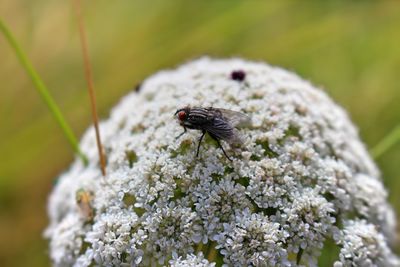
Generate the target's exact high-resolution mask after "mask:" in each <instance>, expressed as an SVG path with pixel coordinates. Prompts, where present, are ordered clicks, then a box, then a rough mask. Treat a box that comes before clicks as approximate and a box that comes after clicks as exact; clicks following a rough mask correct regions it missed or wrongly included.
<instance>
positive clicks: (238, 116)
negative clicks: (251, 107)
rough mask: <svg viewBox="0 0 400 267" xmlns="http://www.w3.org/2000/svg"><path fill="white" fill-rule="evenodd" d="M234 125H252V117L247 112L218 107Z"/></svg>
mask: <svg viewBox="0 0 400 267" xmlns="http://www.w3.org/2000/svg"><path fill="white" fill-rule="evenodd" d="M216 110H219V111H220V112H221V114H222V116H223V117H224V118H225V119H226V120H227V121H228V122H229V123H230V124H231V125H232V127H246V126H250V125H251V118H250V117H249V116H247V115H246V114H244V113H242V112H238V111H233V110H230V109H223V108H216Z"/></svg>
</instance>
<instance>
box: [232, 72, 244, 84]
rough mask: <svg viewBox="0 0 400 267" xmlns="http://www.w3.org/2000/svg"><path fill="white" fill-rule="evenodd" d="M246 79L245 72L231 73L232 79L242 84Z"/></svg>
mask: <svg viewBox="0 0 400 267" xmlns="http://www.w3.org/2000/svg"><path fill="white" fill-rule="evenodd" d="M245 78H246V73H245V72H244V71H243V70H234V71H232V73H231V79H232V80H235V81H238V82H242V81H243V80H244V79H245Z"/></svg>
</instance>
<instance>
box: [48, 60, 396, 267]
mask: <svg viewBox="0 0 400 267" xmlns="http://www.w3.org/2000/svg"><path fill="white" fill-rule="evenodd" d="M186 105H190V106H192V107H193V106H198V107H210V106H212V107H216V108H225V109H231V110H235V111H240V112H242V113H245V114H247V115H248V116H250V117H251V125H249V126H247V127H244V128H240V129H238V133H239V134H240V138H241V140H242V141H243V144H242V146H241V147H239V148H237V147H236V148H234V147H230V146H229V145H228V144H227V143H226V142H223V141H222V145H223V147H224V149H225V150H226V152H227V154H228V155H229V156H230V157H231V158H232V162H231V161H229V160H228V159H227V158H226V157H225V156H224V154H223V153H222V151H221V149H220V148H219V147H218V146H217V145H216V143H215V142H214V141H213V140H212V139H211V138H209V137H206V138H205V140H204V141H203V143H202V145H201V148H200V153H199V156H198V157H196V148H197V144H198V138H199V137H200V135H201V133H200V132H198V131H188V132H187V133H186V134H185V135H183V136H182V137H180V138H179V139H176V137H177V136H178V135H179V134H180V133H181V132H182V131H183V129H182V127H180V126H179V124H178V123H177V122H176V120H175V118H174V117H173V115H174V113H175V111H176V110H177V109H178V108H182V107H185V106H186ZM100 129H101V133H102V139H103V145H104V149H105V151H106V154H107V175H106V177H102V176H101V172H100V169H99V160H98V155H97V148H96V144H95V138H94V131H93V129H92V128H91V129H89V130H88V132H87V133H86V135H85V136H84V138H83V140H82V142H81V147H82V148H83V150H84V151H85V153H86V154H87V155H88V156H89V159H90V164H89V166H83V165H82V163H81V161H79V160H76V161H75V162H74V163H73V164H72V166H71V168H70V169H69V170H68V171H67V172H66V173H64V174H63V175H61V177H59V180H58V183H57V185H56V186H55V188H54V190H53V192H52V194H51V196H50V199H49V206H48V210H49V216H50V225H49V227H48V229H47V230H46V233H45V234H46V236H47V238H49V239H50V256H51V259H52V261H53V264H54V266H93V265H94V266H162V265H171V266H220V265H222V264H225V265H226V266H250V265H252V266H298V265H308V266H315V265H317V264H318V259H319V256H320V254H321V252H322V251H323V249H324V247H325V245H326V244H327V242H330V243H333V245H334V246H336V248H337V251H338V253H337V254H338V255H337V258H336V262H335V263H334V264H335V266H400V261H399V259H398V258H397V257H396V256H395V255H394V254H393V252H392V251H391V249H390V244H391V243H392V242H393V241H394V237H395V233H396V232H395V216H394V213H393V211H392V209H391V207H390V205H389V204H388V203H387V200H386V198H387V193H386V191H385V189H384V187H383V186H382V182H381V180H380V177H379V172H378V170H377V168H376V166H375V165H374V163H373V162H372V160H371V159H370V157H369V156H368V153H367V152H366V149H365V147H364V145H363V144H362V143H361V142H360V140H359V137H358V134H357V131H356V129H355V127H354V126H353V125H352V123H351V122H350V120H349V118H348V116H347V115H346V113H345V112H344V111H343V110H342V109H341V108H340V107H338V106H337V105H336V104H334V103H333V102H332V101H331V100H330V99H329V98H328V97H327V96H326V94H325V93H323V92H322V91H320V90H318V89H316V88H315V87H313V86H312V85H310V84H309V83H308V82H306V81H304V80H302V79H300V78H299V77H298V76H296V75H295V74H293V73H290V72H288V71H285V70H283V69H280V68H276V67H271V66H269V65H266V64H263V63H254V62H247V61H243V60H240V59H230V60H212V59H208V58H201V59H198V60H195V61H193V62H190V63H188V64H185V65H183V66H181V67H179V68H178V69H177V70H172V71H163V72H160V73H157V74H156V75H154V76H152V77H150V78H149V79H147V80H146V81H145V82H144V83H143V84H142V85H141V86H140V90H139V92H133V93H131V94H130V95H128V96H126V97H125V98H124V99H123V100H122V101H121V103H120V104H118V105H117V106H116V107H115V108H114V109H113V111H112V112H111V116H110V118H109V119H108V120H106V121H104V122H102V123H101V125H100ZM77 194H79V195H77ZM77 196H78V197H77ZM77 199H78V201H77ZM332 264H333V262H332Z"/></svg>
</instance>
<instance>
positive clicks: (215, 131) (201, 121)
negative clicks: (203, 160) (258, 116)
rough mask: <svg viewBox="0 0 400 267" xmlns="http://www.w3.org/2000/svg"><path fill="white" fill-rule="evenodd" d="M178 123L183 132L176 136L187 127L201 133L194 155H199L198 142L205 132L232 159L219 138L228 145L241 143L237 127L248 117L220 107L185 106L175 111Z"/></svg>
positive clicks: (246, 121) (244, 122) (245, 121)
mask: <svg viewBox="0 0 400 267" xmlns="http://www.w3.org/2000/svg"><path fill="white" fill-rule="evenodd" d="M175 116H176V117H177V119H178V122H179V124H180V125H181V126H182V127H183V129H184V132H183V133H182V134H180V135H179V136H178V137H177V138H179V137H180V136H182V135H183V134H184V133H186V131H187V129H193V130H199V131H201V132H202V135H201V136H200V139H199V144H198V146H197V152H196V157H197V156H198V155H199V150H200V144H201V141H202V140H203V137H204V135H205V134H206V133H208V134H209V135H210V137H211V138H212V139H214V140H215V141H216V142H217V144H218V147H220V148H221V149H222V152H224V155H225V156H226V157H227V159H229V160H230V161H232V160H231V159H230V158H229V157H228V155H227V154H226V152H225V150H224V148H223V147H222V145H221V143H220V140H224V141H226V142H227V143H228V144H230V145H234V144H241V143H242V142H241V140H240V138H239V135H238V131H237V129H236V128H237V127H242V126H245V125H248V124H249V123H250V117H249V116H247V115H246V114H243V113H241V112H237V111H233V110H229V109H222V108H212V107H209V108H202V107H193V108H191V107H185V108H181V109H178V110H177V111H176V112H175Z"/></svg>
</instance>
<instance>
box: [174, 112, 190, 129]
mask: <svg viewBox="0 0 400 267" xmlns="http://www.w3.org/2000/svg"><path fill="white" fill-rule="evenodd" d="M189 113H190V108H189V107H184V108H181V109H178V110H177V111H176V112H175V116H176V118H177V119H178V122H179V124H180V125H181V126H185V125H186V124H187V123H188V122H187V119H188V117H189Z"/></svg>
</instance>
